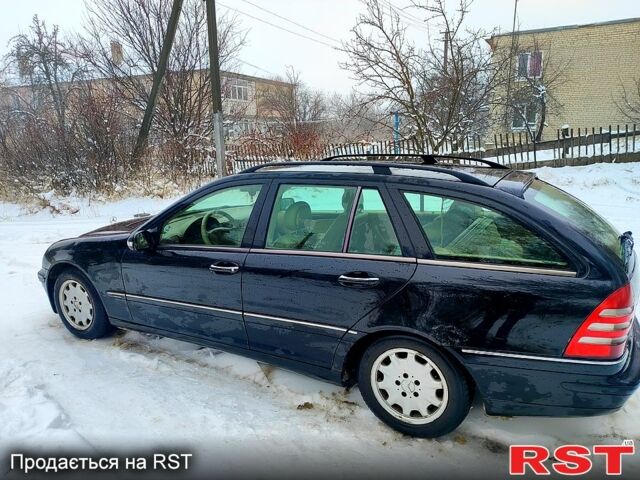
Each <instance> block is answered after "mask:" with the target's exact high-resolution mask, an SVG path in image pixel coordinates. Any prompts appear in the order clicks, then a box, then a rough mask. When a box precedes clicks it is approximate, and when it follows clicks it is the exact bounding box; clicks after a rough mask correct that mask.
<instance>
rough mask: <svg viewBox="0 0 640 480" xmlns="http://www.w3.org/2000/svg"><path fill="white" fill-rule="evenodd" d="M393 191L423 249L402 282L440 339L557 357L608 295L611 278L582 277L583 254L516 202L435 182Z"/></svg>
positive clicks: (484, 350) (483, 349)
mask: <svg viewBox="0 0 640 480" xmlns="http://www.w3.org/2000/svg"><path fill="white" fill-rule="evenodd" d="M394 199H396V203H397V205H398V207H399V208H400V209H402V210H404V211H405V212H406V218H407V219H408V222H407V228H408V229H409V231H410V232H411V233H412V238H414V241H415V242H416V248H417V249H418V250H420V252H421V253H419V254H418V257H419V258H418V270H417V272H416V275H415V276H414V278H413V280H412V282H411V285H410V287H409V288H408V290H407V292H409V294H411V295H412V298H413V299H414V300H415V304H414V308H415V311H416V312H421V313H419V314H418V318H417V319H416V322H417V323H420V324H422V325H424V326H425V332H426V333H428V334H429V333H430V334H431V335H432V336H433V337H434V338H437V339H438V341H439V342H440V343H442V344H444V345H448V346H454V347H462V348H463V349H466V350H468V351H472V353H481V354H485V355H486V354H494V353H496V352H514V353H529V354H535V355H546V356H558V357H559V356H562V354H563V351H564V348H565V347H566V344H567V342H568V340H569V339H570V338H571V336H572V335H573V333H574V332H575V330H576V328H577V327H578V325H580V323H581V322H582V321H583V320H584V319H585V318H586V317H587V316H588V315H589V313H590V312H591V311H592V310H593V308H594V307H595V304H597V302H598V301H599V300H598V298H600V299H602V298H605V297H606V296H607V295H608V293H607V288H610V285H609V282H607V281H601V280H599V279H587V278H584V277H585V276H586V275H587V274H588V273H589V269H588V268H587V267H586V266H585V265H584V264H583V263H582V261H581V260H579V259H578V257H577V256H576V255H575V254H573V252H571V251H569V249H568V248H566V246H565V245H563V244H562V243H561V242H559V241H554V237H553V235H552V234H550V233H549V232H547V231H544V230H541V229H540V228H539V227H538V226H537V225H536V224H534V223H532V222H529V221H527V218H525V217H523V216H522V215H521V214H519V213H518V212H517V211H516V210H512V209H509V208H507V207H506V206H504V205H501V204H498V203H497V202H493V201H490V200H488V199H486V198H485V199H480V198H479V197H476V196H472V195H468V194H465V193H462V192H451V191H447V190H440V189H435V188H434V189H426V188H423V187H422V188H421V187H416V188H413V187H410V186H407V187H406V190H405V189H403V188H398V189H397V190H395V191H394ZM514 201H517V198H516V197H514ZM420 242H422V243H423V245H424V247H423V246H421V245H420Z"/></svg>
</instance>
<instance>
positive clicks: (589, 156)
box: [203, 124, 640, 175]
mask: <svg viewBox="0 0 640 480" xmlns="http://www.w3.org/2000/svg"><path fill="white" fill-rule="evenodd" d="M376 153H379V154H387V155H393V154H396V153H433V151H432V149H431V148H430V147H429V145H421V144H419V143H418V142H416V141H415V140H412V139H403V140H400V141H398V142H394V141H379V142H360V143H349V144H328V145H323V146H319V147H316V148H306V149H304V150H296V149H294V148H292V147H291V146H288V145H285V144H278V143H268V144H258V143H254V144H245V145H230V146H228V147H227V171H228V172H233V173H237V172H239V171H242V170H244V169H246V168H249V167H254V166H258V165H263V164H265V163H272V162H281V161H302V162H304V161H310V160H320V159H323V158H326V157H330V156H336V155H362V154H376ZM436 153H439V154H453V155H460V156H464V157H467V156H468V157H477V158H484V159H488V160H492V161H494V162H497V163H500V164H503V165H508V166H510V167H512V168H520V169H525V168H535V167H539V166H553V167H557V166H565V165H587V164H591V163H600V162H629V161H640V130H638V128H637V125H636V124H633V125H629V124H627V125H615V126H612V125H609V126H608V128H605V127H598V128H595V127H592V128H577V129H573V128H570V129H565V130H564V131H563V130H557V131H556V132H555V138H554V139H552V140H544V141H541V142H534V141H532V140H531V139H530V138H529V136H528V135H527V134H526V133H525V132H509V133H501V134H495V135H485V136H484V137H481V136H480V135H473V136H467V137H463V138H458V139H455V140H453V139H451V140H447V141H446V142H444V144H443V145H442V147H441V148H440V149H439V150H438V152H436ZM203 170H204V173H207V174H210V175H213V174H215V158H211V157H208V158H207V159H205V160H204V165H203Z"/></svg>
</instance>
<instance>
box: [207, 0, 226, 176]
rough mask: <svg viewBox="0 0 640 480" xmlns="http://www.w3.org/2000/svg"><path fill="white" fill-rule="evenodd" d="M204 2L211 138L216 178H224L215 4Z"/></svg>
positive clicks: (213, 1) (211, 0)
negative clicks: (210, 106) (211, 124)
mask: <svg viewBox="0 0 640 480" xmlns="http://www.w3.org/2000/svg"><path fill="white" fill-rule="evenodd" d="M205 1H206V4H207V33H208V37H209V81H210V82H211V102H212V109H213V138H214V142H215V145H216V166H217V171H218V177H224V176H225V161H224V124H223V119H222V92H221V90H220V58H219V56H218V27H217V24H216V3H215V0H205Z"/></svg>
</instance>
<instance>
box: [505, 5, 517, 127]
mask: <svg viewBox="0 0 640 480" xmlns="http://www.w3.org/2000/svg"><path fill="white" fill-rule="evenodd" d="M517 14H518V0H514V4H513V26H512V27H511V51H510V52H509V71H508V72H507V102H506V103H507V104H506V106H505V109H504V123H505V125H504V126H505V127H506V128H508V127H509V118H510V114H511V112H510V111H509V110H510V109H511V81H512V78H513V75H514V72H513V57H514V56H516V51H515V50H516V18H517Z"/></svg>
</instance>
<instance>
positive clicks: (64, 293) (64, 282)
mask: <svg viewBox="0 0 640 480" xmlns="http://www.w3.org/2000/svg"><path fill="white" fill-rule="evenodd" d="M54 301H55V304H56V310H57V312H58V314H59V315H60V319H61V320H62V323H64V326H65V327H67V330H69V331H70V332H71V333H73V334H74V335H75V336H76V337H80V338H85V339H94V338H100V337H104V336H105V335H108V334H109V333H111V332H112V331H113V330H114V327H113V326H112V325H111V324H110V323H109V319H108V318H107V314H106V312H105V310H104V306H103V305H102V301H101V300H100V297H99V296H98V293H97V292H96V290H95V288H93V286H92V285H91V282H89V280H87V278H86V277H85V276H84V275H82V274H81V273H80V272H77V271H75V270H73V271H72V270H69V271H66V272H63V273H62V274H61V275H59V276H58V278H57V279H56V283H55V285H54Z"/></svg>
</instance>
